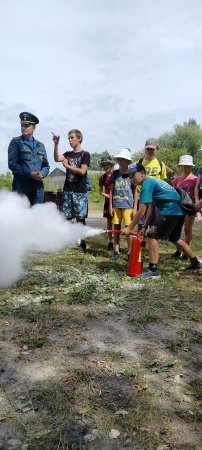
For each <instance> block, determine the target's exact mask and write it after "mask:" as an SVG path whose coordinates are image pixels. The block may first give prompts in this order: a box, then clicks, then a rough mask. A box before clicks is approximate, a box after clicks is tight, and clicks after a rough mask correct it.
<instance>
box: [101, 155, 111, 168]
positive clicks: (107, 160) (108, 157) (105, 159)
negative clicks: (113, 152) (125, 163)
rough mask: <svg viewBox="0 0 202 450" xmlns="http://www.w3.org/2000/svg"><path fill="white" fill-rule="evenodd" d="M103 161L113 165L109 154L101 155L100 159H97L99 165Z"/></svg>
mask: <svg viewBox="0 0 202 450" xmlns="http://www.w3.org/2000/svg"><path fill="white" fill-rule="evenodd" d="M105 163H110V164H111V165H112V166H113V165H114V162H113V161H112V158H111V156H103V157H102V158H101V159H100V161H99V164H100V166H102V165H103V164H105Z"/></svg>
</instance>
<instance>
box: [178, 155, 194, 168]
mask: <svg viewBox="0 0 202 450" xmlns="http://www.w3.org/2000/svg"><path fill="white" fill-rule="evenodd" d="M178 166H193V167H195V164H193V158H192V156H191V155H182V156H180V159H179V163H178Z"/></svg>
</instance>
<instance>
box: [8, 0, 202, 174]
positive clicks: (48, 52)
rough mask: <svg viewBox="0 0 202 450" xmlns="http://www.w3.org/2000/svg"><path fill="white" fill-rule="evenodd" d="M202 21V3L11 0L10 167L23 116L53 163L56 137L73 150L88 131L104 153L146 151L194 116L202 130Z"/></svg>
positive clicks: (88, 141)
mask: <svg viewBox="0 0 202 450" xmlns="http://www.w3.org/2000/svg"><path fill="white" fill-rule="evenodd" d="M201 19H202V2H201V0H192V1H191V0H170V1H169V2H167V1H165V0H154V1H153V2H152V3H151V2H150V0H142V1H141V3H140V2H139V1H138V0H116V1H114V0H85V2H84V1H83V0H74V1H73V0H68V1H66V0H58V1H57V2H56V1H55V0H44V1H43V2H42V1H41V0H40V1H39V0H35V2H34V4H33V3H27V1H25V0H21V2H20V4H19V3H16V1H15V0H1V29H0V42H1V44H0V56H1V72H0V85H1V88H2V89H1V98H0V101H1V102H0V112H1V120H0V138H1V150H0V163H1V170H2V171H6V169H7V167H6V157H5V155H6V153H5V151H6V148H7V145H8V142H9V141H10V139H11V138H12V136H13V135H18V134H19V122H18V115H19V113H20V112H21V111H22V110H28V111H30V112H33V113H35V114H36V115H37V116H39V119H40V124H39V126H38V127H37V130H36V138H37V137H38V138H39V139H40V140H42V141H43V142H44V143H45V145H46V147H47V149H48V152H49V155H50V161H51V165H52V166H53V158H52V144H51V140H50V139H51V135H50V131H52V130H53V131H55V132H59V133H60V134H61V136H62V146H63V145H64V147H65V148H64V149H66V146H67V142H66V141H67V139H66V135H67V131H68V130H69V129H71V128H75V127H76V128H80V129H81V130H82V131H83V133H84V137H85V139H84V145H85V146H86V148H87V149H89V150H90V151H91V152H93V151H98V152H99V151H100V150H103V149H105V148H108V149H116V148H119V147H121V146H122V145H127V146H131V147H132V148H138V149H139V148H141V147H142V145H143V143H144V141H145V140H146V138H147V137H148V136H151V135H158V134H160V133H163V132H165V131H167V130H168V128H170V127H171V126H172V125H174V123H176V117H179V119H181V121H182V122H183V121H184V120H187V119H188V118H189V117H187V114H189V112H190V116H194V117H196V119H197V114H198V120H200V123H202V122H201V113H198V112H197V111H199V110H200V111H201V107H200V106H198V104H199V99H200V98H201V94H202V92H201V90H202V87H201V86H202V85H201V71H202V60H201V46H202V26H201V22H202V21H201ZM176 111H177V113H176ZM179 111H180V114H178V112H179Z"/></svg>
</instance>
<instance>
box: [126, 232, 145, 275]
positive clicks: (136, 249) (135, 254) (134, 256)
mask: <svg viewBox="0 0 202 450" xmlns="http://www.w3.org/2000/svg"><path fill="white" fill-rule="evenodd" d="M142 247H145V241H143V238H142V236H138V235H133V237H132V245H131V252H130V257H129V261H128V275H129V276H130V277H136V276H137V275H139V274H140V273H142V269H143V261H142V251H141V250H142Z"/></svg>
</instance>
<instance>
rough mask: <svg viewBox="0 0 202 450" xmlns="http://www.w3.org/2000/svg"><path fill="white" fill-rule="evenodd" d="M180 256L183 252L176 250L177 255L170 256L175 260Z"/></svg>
mask: <svg viewBox="0 0 202 450" xmlns="http://www.w3.org/2000/svg"><path fill="white" fill-rule="evenodd" d="M180 256H181V252H179V250H176V252H175V253H173V254H172V255H170V257H171V258H175V259H177V258H180Z"/></svg>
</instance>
